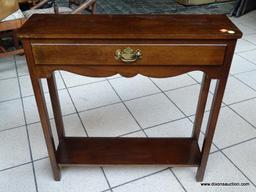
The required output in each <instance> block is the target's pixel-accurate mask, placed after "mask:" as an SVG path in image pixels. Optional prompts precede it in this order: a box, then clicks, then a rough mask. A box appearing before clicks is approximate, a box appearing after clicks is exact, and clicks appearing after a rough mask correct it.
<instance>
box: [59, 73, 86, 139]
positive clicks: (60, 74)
mask: <svg viewBox="0 0 256 192" xmlns="http://www.w3.org/2000/svg"><path fill="white" fill-rule="evenodd" d="M59 74H60V77H61V79H62V81H63V83H64V85H65V87H66V88H67V85H66V83H65V81H64V79H63V76H62V74H61V73H59ZM67 92H68V95H69V97H70V100H71V102H72V105H73V106H74V109H75V111H76V113H77V116H78V118H79V120H80V123H81V124H82V126H83V129H84V132H85V134H86V136H87V137H89V135H88V133H87V131H86V129H85V126H84V124H83V121H82V119H81V116H80V114H79V112H78V110H77V108H76V106H75V103H74V100H73V98H72V97H71V94H70V92H69V90H68V89H67Z"/></svg>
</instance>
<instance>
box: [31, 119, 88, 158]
mask: <svg viewBox="0 0 256 192" xmlns="http://www.w3.org/2000/svg"><path fill="white" fill-rule="evenodd" d="M63 121H64V129H65V133H66V136H70V137H86V134H85V131H84V128H83V126H82V124H81V122H80V119H79V118H78V115H77V114H74V115H68V116H65V117H63ZM51 127H52V132H53V137H54V141H55V147H56V148H57V146H58V137H57V132H56V127H55V123H54V121H53V120H51ZM28 132H29V139H30V144H31V150H32V156H33V160H36V159H40V158H43V157H47V156H48V153H47V148H46V144H45V140H44V135H43V130H42V127H41V123H35V124H31V125H28Z"/></svg>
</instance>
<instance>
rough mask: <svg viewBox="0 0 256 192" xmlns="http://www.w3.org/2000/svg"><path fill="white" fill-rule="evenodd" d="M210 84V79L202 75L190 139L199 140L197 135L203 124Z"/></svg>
mask: <svg viewBox="0 0 256 192" xmlns="http://www.w3.org/2000/svg"><path fill="white" fill-rule="evenodd" d="M210 84H211V79H210V78H209V77H208V75H207V74H205V73H204V75H203V78H202V83H201V90H200V95H199V99H198V103H197V110H196V116H195V120H194V128H193V133H192V137H193V138H194V139H196V140H198V139H199V134H200V131H201V126H202V122H203V117H204V110H205V106H206V102H207V97H208V93H209V88H210Z"/></svg>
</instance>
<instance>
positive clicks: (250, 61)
mask: <svg viewBox="0 0 256 192" xmlns="http://www.w3.org/2000/svg"><path fill="white" fill-rule="evenodd" d="M237 55H239V56H240V57H242V58H243V59H245V60H246V61H249V62H250V63H252V64H253V65H256V63H254V62H252V61H251V60H249V59H247V58H246V57H244V56H243V55H240V54H239V53H237Z"/></svg>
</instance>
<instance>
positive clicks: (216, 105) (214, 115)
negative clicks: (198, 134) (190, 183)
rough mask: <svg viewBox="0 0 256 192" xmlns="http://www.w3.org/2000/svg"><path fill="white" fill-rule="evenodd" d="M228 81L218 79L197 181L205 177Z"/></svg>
mask: <svg viewBox="0 0 256 192" xmlns="http://www.w3.org/2000/svg"><path fill="white" fill-rule="evenodd" d="M226 83H227V78H222V79H220V80H218V81H217V84H216V88H215V92H214V97H213V101H212V106H211V111H210V115H209V119H208V124H207V129H206V133H205V139H204V143H203V149H202V158H201V163H200V165H199V167H198V170H197V174H196V180H197V181H202V180H203V178H204V173H205V168H206V164H207V161H208V157H209V152H210V148H211V144H212V139H213V136H214V131H215V128H216V124H217V119H218V116H219V111H220V107H221V102H222V98H223V95H224V90H225V87H226Z"/></svg>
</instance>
